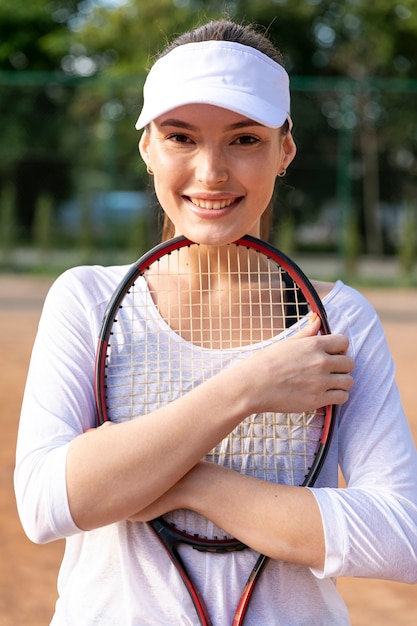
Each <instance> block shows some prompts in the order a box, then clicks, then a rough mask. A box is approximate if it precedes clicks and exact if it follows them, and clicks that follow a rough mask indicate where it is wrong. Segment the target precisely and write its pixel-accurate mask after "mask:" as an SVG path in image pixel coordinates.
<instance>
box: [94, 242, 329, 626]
mask: <svg viewBox="0 0 417 626" xmlns="http://www.w3.org/2000/svg"><path fill="white" fill-rule="evenodd" d="M233 243H234V244H235V245H237V246H242V247H245V248H248V249H252V250H256V251H257V252H260V253H262V254H264V255H266V256H267V257H268V258H270V259H271V260H272V261H274V262H275V263H277V264H279V265H280V266H281V267H282V268H283V269H284V270H285V271H286V272H287V273H288V275H289V276H290V277H291V278H292V280H293V281H294V282H295V283H296V284H297V285H299V286H300V288H301V290H302V292H303V295H304V296H305V298H306V301H307V302H308V304H309V305H310V308H311V310H312V311H313V312H315V313H317V314H318V316H319V318H320V321H321V327H320V332H321V333H322V334H329V333H330V332H331V331H330V327H329V323H328V320H327V314H326V310H325V308H324V306H323V303H322V301H321V299H320V298H319V296H318V294H317V292H316V290H315V288H314V287H313V285H312V283H311V281H310V280H309V279H308V278H307V276H306V275H305V274H304V272H303V271H302V270H301V269H300V267H298V265H297V264H296V263H294V261H292V260H291V259H290V258H289V257H288V256H287V255H286V254H284V253H283V252H281V251H280V250H277V249H276V248H275V247H274V246H272V245H271V244H269V243H267V242H264V241H262V240H260V239H258V238H256V237H253V236H250V235H246V236H244V237H242V238H240V239H238V240H236V241H234V242H233ZM191 245H194V242H192V241H190V240H189V239H187V238H186V237H183V236H179V237H174V238H172V239H170V240H168V241H165V242H162V243H160V244H158V245H156V246H155V247H154V248H152V249H151V250H149V251H148V252H147V253H146V254H144V255H143V256H142V257H141V258H140V259H138V261H136V262H135V263H134V264H133V265H132V266H131V268H130V269H129V271H128V272H127V273H126V275H125V276H124V278H123V279H122V281H121V282H120V283H119V285H118V287H117V288H116V290H115V292H114V294H113V296H112V298H111V299H110V301H109V303H108V305H107V307H106V310H105V313H104V316H103V323H102V326H101V330H100V335H99V340H98V346H97V353H96V363H95V379H94V393H95V402H96V410H97V425H98V426H100V425H101V424H103V423H104V422H106V421H108V420H109V417H108V414H107V410H106V406H105V402H104V401H102V400H103V397H102V395H101V394H100V390H101V391H102V387H103V386H104V387H105V378H106V374H105V368H106V354H107V350H108V344H109V336H110V334H111V333H110V331H111V327H112V325H113V323H114V322H115V321H116V320H117V312H118V310H119V308H120V305H121V302H122V300H123V298H124V296H125V293H126V287H128V288H129V287H130V286H132V285H133V284H134V282H135V280H136V279H137V278H138V277H139V276H141V275H142V274H143V273H144V272H145V271H146V269H148V268H149V267H150V266H151V265H152V263H154V262H155V261H157V260H158V259H159V258H161V257H162V256H164V255H166V254H171V253H172V252H173V251H174V250H178V249H180V248H184V247H186V246H191ZM127 292H128V289H127ZM325 411H326V413H325V418H324V426H323V430H322V434H321V438H320V442H319V445H318V449H317V452H316V455H315V458H314V461H313V464H312V465H311V467H310V468H309V469H308V472H307V474H306V476H305V478H304V481H303V483H302V484H301V485H300V486H301V487H312V486H313V485H314V483H315V482H316V480H317V477H318V475H319V474H320V471H321V469H322V467H323V463H324V461H325V459H326V456H327V453H328V450H329V447H330V444H331V440H332V436H333V431H334V425H335V406H334V405H329V406H327V407H326V408H325ZM148 525H149V527H150V528H151V529H152V531H153V532H154V533H155V535H156V537H158V539H159V541H160V542H161V544H162V546H163V547H164V548H165V550H166V552H167V554H168V555H169V557H170V559H171V561H172V562H173V563H174V565H175V567H176V569H177V570H178V573H179V574H180V576H181V579H182V581H183V583H184V585H185V587H186V588H187V590H188V592H189V594H190V597H191V600H192V602H193V605H194V607H195V610H196V612H197V615H198V618H199V621H200V624H201V626H212V621H211V618H210V616H209V614H208V610H207V607H206V604H205V602H204V599H203V598H202V596H201V594H200V592H199V590H198V589H197V587H196V586H194V584H193V582H192V580H191V578H190V576H189V574H188V573H187V570H186V568H185V566H184V562H183V560H182V558H181V556H180V554H179V552H178V549H177V548H178V546H179V545H180V544H181V543H184V544H187V545H191V546H192V547H193V548H194V549H196V550H199V551H201V552H220V553H225V552H231V551H237V550H244V549H245V548H246V547H247V546H246V545H245V544H243V543H242V542H241V541H239V540H237V539H208V538H201V537H196V536H192V535H189V534H188V533H186V532H185V531H181V530H179V529H177V528H175V527H174V526H172V525H171V524H169V523H167V522H166V521H165V520H164V519H163V518H162V517H159V518H157V519H155V520H151V521H150V522H148ZM268 561H269V558H268V557H267V556H265V555H263V554H260V555H259V557H258V559H257V561H256V563H255V565H254V567H253V569H252V571H251V573H250V575H249V577H248V579H247V581H246V584H245V587H244V590H243V592H242V595H241V597H240V600H239V603H238V606H237V609H236V611H235V615H234V618H233V623H232V626H242V624H243V621H244V618H245V615H246V610H247V607H248V605H249V601H250V599H251V597H252V594H253V591H254V589H255V586H256V583H257V582H258V580H259V578H260V576H261V574H262V572H263V570H264V569H265V567H266V565H267V563H268Z"/></svg>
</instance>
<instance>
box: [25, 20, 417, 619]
mask: <svg viewBox="0 0 417 626" xmlns="http://www.w3.org/2000/svg"><path fill="white" fill-rule="evenodd" d="M289 108H290V107H289V88H288V77H287V74H286V72H285V70H284V69H283V67H282V65H281V63H280V57H279V55H278V53H277V51H276V50H275V49H274V48H273V46H272V44H271V43H270V42H269V41H268V40H267V39H266V38H265V37H264V36H263V35H260V34H258V33H256V32H255V31H253V30H252V29H250V28H248V27H242V26H239V25H236V24H232V23H229V22H224V21H221V22H214V23H209V24H207V25H205V26H203V27H201V28H199V29H197V30H195V31H193V32H191V33H187V34H186V35H184V36H182V37H180V38H179V39H178V40H176V41H175V42H174V44H173V45H172V46H171V47H170V48H168V50H167V51H165V53H164V54H163V55H162V56H161V57H160V59H159V60H158V61H157V63H156V64H155V65H154V66H153V69H152V70H151V72H150V74H149V76H148V79H147V82H146V86H145V91H144V107H143V109H142V112H141V115H140V117H139V119H138V122H137V128H138V129H139V130H142V129H144V130H143V133H142V136H141V139H140V143H139V149H140V153H141V155H142V158H143V159H144V161H145V163H146V165H147V167H148V170H149V172H150V173H151V174H152V175H153V177H154V178H153V179H154V184H155V191H156V194H157V196H158V199H159V202H160V204H161V206H162V208H163V210H164V212H165V216H166V223H165V233H166V236H167V235H172V234H176V235H177V234H183V235H185V236H187V237H188V238H190V239H191V240H194V241H197V242H199V243H201V244H204V245H205V246H208V247H210V246H217V247H218V246H222V245H223V244H227V243H229V242H231V241H234V240H236V239H238V238H239V237H241V236H243V235H245V234H251V235H255V236H259V235H260V234H261V229H262V220H265V219H266V218H265V215H266V210H267V207H268V205H269V202H270V200H271V196H272V193H273V188H274V183H275V179H276V177H277V176H280V175H282V174H283V173H285V170H286V168H287V167H288V166H289V165H290V163H291V161H292V159H293V158H294V156H295V151H296V148H295V144H294V140H293V138H292V135H291V127H292V121H291V118H290V115H289ZM263 236H264V233H263ZM126 269H127V268H126V267H112V268H101V267H96V268H77V269H74V270H70V271H69V272H67V273H65V274H64V275H63V276H62V277H61V278H60V279H59V280H58V281H57V282H56V284H55V285H54V287H53V288H52V290H51V292H50V294H49V296H48V298H47V301H46V303H45V308H44V311H43V314H42V318H41V322H40V328H39V333H38V336H37V339H36V342H35V347H34V352H33V357H32V362H31V366H30V371H29V376H28V381H27V386H26V392H25V398H24V404H23V409H22V417H21V425H20V430H19V441H18V450H17V466H16V478H15V484H16V493H17V501H18V506H19V512H20V515H21V519H22V523H23V525H24V527H25V529H26V532H27V533H28V535H29V537H31V538H32V539H33V540H34V541H37V542H45V541H51V540H54V539H57V538H61V537H66V538H67V548H66V552H65V556H64V560H63V563H62V567H61V571H60V576H59V593H60V597H59V600H58V602H57V607H56V613H55V616H54V618H53V620H52V624H53V625H54V626H57V625H60V626H61V625H64V624H65V625H77V626H79V625H84V624H85V625H86V626H87V625H92V624H100V625H101V626H102V625H107V624H108V625H109V626H110V625H112V626H114V624H118V625H122V624H147V625H149V624H158V625H166V624H175V625H177V624H196V623H198V621H197V617H196V614H195V610H194V608H193V606H192V603H191V600H190V598H189V596H188V594H187V592H186V590H185V588H184V587H183V585H182V582H181V580H180V579H179V576H178V574H177V572H176V570H175V569H174V568H173V567H172V566H171V564H170V562H169V560H168V559H167V557H166V555H165V554H164V553H163V550H162V549H161V547H160V546H159V544H158V542H157V541H156V540H155V537H154V536H153V535H152V532H151V531H150V529H149V527H148V526H147V525H146V524H144V523H143V522H144V521H147V520H150V519H152V518H154V517H156V516H158V515H160V514H163V513H165V512H167V511H172V510H176V509H181V508H184V509H189V510H191V511H194V512H195V513H196V514H200V515H203V516H204V517H206V518H208V519H210V520H212V521H213V522H214V523H216V524H217V525H219V526H220V527H222V528H226V529H227V530H228V531H229V532H230V533H231V534H233V535H234V536H236V537H237V538H238V539H240V540H241V541H242V542H244V543H245V544H247V545H248V546H249V547H250V549H248V550H245V551H243V552H239V553H237V552H235V553H232V554H227V555H213V554H200V553H196V552H195V551H192V553H190V554H188V556H187V560H188V565H189V567H190V569H191V570H192V574H193V577H194V579H195V580H196V583H197V586H198V587H199V589H200V591H201V592H202V595H203V597H204V598H205V600H206V602H207V604H208V608H209V612H210V614H211V618H212V620H213V623H214V624H215V625H216V626H225V625H226V624H230V623H231V620H232V617H233V613H234V609H235V607H236V604H237V601H238V598H239V596H240V593H241V590H242V588H243V585H244V583H245V582H246V578H247V575H248V572H249V571H250V569H251V567H252V565H253V562H254V559H255V557H254V552H255V553H256V552H261V553H264V554H266V555H267V556H269V557H271V559H272V560H271V561H270V563H269V564H268V567H267V568H266V570H265V572H264V574H263V575H262V577H261V580H260V582H259V585H258V587H257V590H256V593H255V594H254V597H253V599H252V601H251V605H250V609H249V611H248V614H247V618H246V621H245V624H253V625H254V624H256V625H259V624H268V625H272V624H285V625H286V626H288V625H291V626H292V625H297V624H310V625H311V624H320V625H326V624H328V625H331V626H334V624H338V625H341V624H348V623H349V618H348V615H347V611H346V607H345V606H344V604H343V601H342V599H341V598H340V596H339V595H338V593H337V591H336V588H335V585H334V581H333V579H334V578H335V577H337V576H343V575H348V576H367V577H378V578H391V579H394V580H399V581H404V582H407V581H409V582H416V581H417V567H416V565H417V555H416V552H417V550H416V549H417V540H416V533H415V527H416V523H417V489H416V485H415V475H416V471H417V459H416V451H415V448H414V445H413V441H412V438H411V435H410V432H409V429H408V426H407V422H406V418H405V416H404V413H403V410H402V408H401V403H400V399H399V395H398V390H397V388H396V385H395V382H394V368H393V364H392V359H391V357H390V354H389V351H388V347H387V344H386V341H385V338H384V335H383V331H382V329H381V326H380V323H379V321H378V319H377V317H376V315H375V312H374V311H373V310H372V308H371V307H370V305H369V304H368V303H367V302H366V301H365V300H364V299H363V298H362V297H361V296H360V295H359V294H358V293H357V292H355V291H353V290H351V289H350V288H348V287H346V286H345V285H343V284H342V283H340V282H338V283H336V284H335V285H332V284H327V283H315V286H316V288H317V290H318V292H319V294H320V296H321V298H322V299H323V302H324V304H325V306H326V309H327V313H328V317H329V321H330V325H331V327H332V330H333V334H332V335H331V336H320V335H318V334H317V333H318V330H319V327H318V326H319V323H318V320H314V319H313V321H312V322H311V323H310V324H309V325H308V327H306V328H305V329H304V330H303V331H302V332H300V333H299V334H298V335H297V337H296V338H294V339H292V340H290V341H286V342H276V343H273V344H272V345H270V346H269V347H267V348H265V349H263V350H258V351H256V353H255V354H253V356H251V357H250V358H248V359H246V360H244V361H243V362H240V363H238V364H236V365H235V366H233V367H231V368H229V369H226V370H224V371H221V372H220V373H219V374H218V375H216V376H214V377H213V378H212V379H210V380H208V381H206V382H204V383H203V384H201V385H200V386H198V387H197V388H195V389H193V390H192V391H190V392H189V393H187V394H185V395H184V396H182V397H180V398H178V399H177V400H175V401H173V402H171V403H170V404H168V405H167V406H163V407H161V408H159V409H157V410H155V411H153V412H151V413H149V414H148V415H145V416H144V417H142V418H141V419H138V420H133V421H131V422H128V423H123V424H117V425H112V426H111V427H104V426H103V427H101V428H97V429H93V430H91V429H92V427H94V425H95V409H94V393H93V372H94V357H95V348H96V338H97V335H98V332H99V329H100V323H101V319H102V316H103V313H104V309H105V307H106V304H107V301H108V300H109V298H110V296H111V294H112V292H113V290H114V289H115V287H116V285H117V284H118V282H119V281H120V279H121V278H122V276H123V275H124V273H125V272H126ZM254 371H255V372H256V376H254V375H253V372H254ZM329 403H334V404H337V405H338V422H337V427H336V432H335V435H334V439H333V442H332V446H331V449H330V452H329V455H328V458H327V460H326V463H325V466H324V469H323V471H322V473H321V474H320V477H319V480H318V482H317V484H316V486H315V487H314V488H312V489H300V488H298V487H287V486H283V485H276V484H274V483H269V482H266V481H259V480H255V481H254V479H252V478H251V477H248V476H245V475H241V474H238V473H236V472H234V471H232V470H229V469H227V468H225V467H222V466H221V465H215V464H213V463H207V462H204V461H201V459H203V458H204V456H205V455H206V454H208V453H209V451H210V450H211V449H212V448H213V447H214V446H215V445H216V444H218V443H219V442H220V441H221V440H222V439H223V438H224V437H226V436H227V435H228V433H229V432H230V431H232V430H233V429H234V428H235V427H236V426H237V425H238V424H239V423H240V422H241V421H242V420H243V419H244V418H245V417H246V416H247V415H249V414H251V413H257V412H264V411H275V412H277V411H280V412H299V411H306V410H310V409H312V408H313V409H314V408H318V407H320V406H323V405H326V404H329ZM201 407H205V409H204V414H202V412H201ZM185 437H186V444H187V445H184V438H185ZM162 460H163V462H162ZM387 460H389V463H387ZM338 463H339V464H340V466H341V469H342V471H343V474H344V477H345V479H346V481H347V484H348V488H347V489H343V490H341V489H338V488H337V479H338ZM140 477H142V479H140ZM219 502H220V503H221V506H219ZM255 511H256V514H254V512H255ZM300 538H302V539H301V540H300Z"/></svg>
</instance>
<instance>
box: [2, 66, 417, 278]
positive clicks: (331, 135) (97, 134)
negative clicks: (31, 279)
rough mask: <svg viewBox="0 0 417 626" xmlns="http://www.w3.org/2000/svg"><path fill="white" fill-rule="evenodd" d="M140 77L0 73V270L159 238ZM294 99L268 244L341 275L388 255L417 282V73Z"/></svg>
mask: <svg viewBox="0 0 417 626" xmlns="http://www.w3.org/2000/svg"><path fill="white" fill-rule="evenodd" d="M142 83H143V77H142V76H117V77H112V76H108V75H107V76H106V75H99V76H96V77H94V78H83V79H81V78H74V77H69V76H67V75H66V74H64V73H54V74H47V73H26V72H11V73H0V131H1V132H0V245H1V259H0V263H1V265H2V266H3V267H13V265H16V263H17V261H16V258H17V256H16V254H17V253H16V250H20V251H22V250H25V251H26V255H28V250H29V251H30V250H35V251H37V253H38V256H37V258H38V259H39V258H40V257H39V255H41V258H42V259H43V261H42V262H45V263H48V262H50V260H51V258H53V254H54V253H56V251H57V250H58V249H59V250H61V251H62V255H64V254H65V251H71V253H72V255H73V254H74V252H75V251H78V252H79V257H80V259H81V260H86V261H87V262H88V261H89V260H90V259H96V258H98V256H99V257H100V260H101V259H103V262H113V260H115V259H118V258H120V256H121V255H124V256H126V251H128V254H129V256H130V255H133V257H134V256H137V255H138V254H139V253H140V252H141V251H142V250H143V249H144V248H146V247H148V246H149V245H151V244H152V243H153V242H154V241H156V240H157V238H158V234H157V212H158V209H157V203H156V202H155V199H154V197H153V194H152V191H151V190H150V189H149V182H148V177H147V175H146V171H145V169H144V167H143V164H142V163H141V161H140V158H139V155H138V150H137V143H138V139H139V135H138V133H137V132H136V131H135V129H134V122H135V119H136V116H137V113H138V111H139V110H140V105H141V95H140V94H141V87H142ZM292 94H293V95H292V116H293V119H294V122H295V128H294V137H295V140H296V143H297V146H298V153H297V157H296V160H295V162H294V163H293V165H292V166H291V168H290V171H289V174H288V176H287V178H286V179H284V182H283V183H282V184H281V186H280V187H279V189H278V193H277V196H276V200H275V202H276V210H275V241H276V242H277V243H278V244H279V245H281V246H282V247H284V248H285V249H286V250H287V252H296V253H332V254H337V255H339V256H340V258H342V259H343V263H344V267H345V269H346V271H347V272H350V273H354V272H355V266H356V261H357V259H358V258H363V255H367V256H372V257H382V256H384V257H387V256H390V257H391V258H394V259H396V260H397V261H398V262H399V263H400V266H401V268H402V270H401V271H402V273H403V275H404V276H411V277H413V276H415V258H416V230H417V226H416V224H417V201H416V198H417V194H416V187H417V183H416V172H417V147H416V144H417V117H416V115H415V110H416V108H417V107H416V105H417V81H406V80H404V81H402V80H398V79H387V80H382V79H380V80H361V81H359V80H350V79H346V78H330V77H329V78H313V77H311V78H308V77H294V78H293V79H292ZM135 203H136V204H135ZM135 208H137V210H135ZM20 256H21V257H22V254H21V255H20ZM26 258H28V259H29V258H32V259H33V255H32V257H30V255H29V256H27V257H26ZM48 260H49V261H48ZM71 260H72V257H71ZM28 263H29V264H30V263H34V261H33V260H32V261H28Z"/></svg>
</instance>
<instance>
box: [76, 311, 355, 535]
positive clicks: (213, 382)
mask: <svg viewBox="0 0 417 626" xmlns="http://www.w3.org/2000/svg"><path fill="white" fill-rule="evenodd" d="M318 327H319V321H318V320H317V321H315V322H314V323H313V324H312V325H311V328H309V329H307V330H306V331H305V332H304V333H303V335H302V336H301V333H300V335H298V336H297V338H295V339H293V340H290V341H284V342H277V343H275V344H273V345H271V346H270V347H268V348H266V349H264V350H263V351H259V352H258V353H256V354H254V355H253V356H252V357H250V358H249V359H247V360H245V361H243V362H241V363H239V364H236V365H234V366H233V367H231V368H230V369H226V370H224V371H222V372H221V373H219V374H217V375H216V376H214V377H213V378H211V379H210V380H208V381H206V382H205V383H203V384H201V385H200V386H198V387H197V388H195V389H194V390H193V391H191V392H189V393H187V394H185V395H184V396H182V397H181V398H179V399H178V400H176V401H174V402H171V403H170V404H168V405H166V406H163V407H161V408H160V409H158V410H157V411H154V412H152V413H151V414H149V415H145V416H143V417H141V418H140V419H139V420H133V421H131V422H126V423H123V424H117V425H116V426H114V427H112V428H111V429H99V430H98V431H97V432H91V433H87V434H86V435H83V436H82V437H78V438H77V439H75V440H74V441H73V442H72V444H71V446H70V448H69V451H68V461H67V486H68V498H69V503H70V507H71V512H72V515H73V517H74V520H76V522H77V524H78V525H79V526H80V527H81V528H83V529H86V530H87V529H91V528H95V527H97V526H101V525H104V524H109V523H111V522H114V521H118V520H120V519H125V518H130V517H131V516H132V515H133V514H135V513H136V512H137V511H140V510H142V509H143V508H146V507H147V506H149V504H151V503H152V502H153V501H154V500H155V499H157V498H158V497H160V496H161V495H163V494H164V493H165V492H166V491H168V490H169V489H170V488H171V487H173V485H175V484H176V483H177V482H178V481H179V480H180V479H181V478H182V477H183V476H184V475H185V474H186V473H187V472H189V471H190V470H191V468H192V467H194V466H195V465H196V464H197V463H198V461H199V460H200V459H201V458H202V457H203V456H204V455H205V454H207V453H208V452H209V451H210V450H211V449H212V448H213V447H214V446H215V445H216V444H217V443H218V442H219V441H221V440H222V439H223V438H224V437H225V436H226V435H227V434H228V433H229V432H230V431H231V430H233V428H234V427H235V426H236V425H237V424H239V422H241V421H242V420H243V419H244V418H245V417H246V416H247V415H250V414H251V413H254V412H263V411H272V410H274V409H275V410H277V409H276V407H279V408H280V410H282V411H283V412H298V411H304V410H308V409H310V408H317V407H319V406H322V405H323V404H327V403H328V402H330V401H331V399H333V400H334V401H337V400H338V401H344V400H345V399H346V397H347V391H346V389H348V388H350V385H351V377H350V376H349V375H348V374H346V373H345V370H348V371H350V369H351V368H352V362H351V360H350V359H348V358H346V357H344V356H343V355H340V354H339V353H340V352H341V351H343V348H346V340H345V338H344V337H341V336H332V337H330V336H328V337H316V336H315V334H316V333H317V331H318ZM306 363H308V364H309V365H308V366H307V365H306ZM254 371H256V372H257V375H256V376H253V372H254ZM277 372H279V375H278V376H277ZM337 372H339V373H337ZM301 390H302V391H303V393H301ZM202 408H203V410H202ZM184 433H186V437H184ZM173 450H175V453H174V454H173ZM103 458H104V459H106V475H105V476H103V461H102V460H103ZM161 459H164V463H161ZM138 476H142V477H143V478H144V480H143V481H140V482H139V481H138Z"/></svg>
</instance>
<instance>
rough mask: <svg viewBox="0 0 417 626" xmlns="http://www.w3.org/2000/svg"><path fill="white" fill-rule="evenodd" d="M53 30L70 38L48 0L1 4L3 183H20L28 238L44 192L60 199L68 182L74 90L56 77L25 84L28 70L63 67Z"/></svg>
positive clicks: (22, 226) (21, 217) (19, 206)
mask: <svg viewBox="0 0 417 626" xmlns="http://www.w3.org/2000/svg"><path fill="white" fill-rule="evenodd" d="M68 4H74V3H71V2H69V3H68ZM52 32H55V33H56V36H57V35H58V33H59V36H60V37H61V38H62V40H63V41H64V42H68V39H69V33H68V30H67V29H66V28H65V27H64V26H63V25H62V24H59V23H57V22H56V21H55V19H54V16H53V11H52V5H51V3H50V2H49V0H32V1H31V2H30V3H27V2H24V1H23V0H2V2H1V3H0V71H3V72H5V73H6V74H3V82H5V83H7V85H8V87H7V89H6V88H5V86H3V87H2V89H1V92H0V135H1V138H2V141H1V146H0V156H1V165H0V185H1V186H5V185H6V184H10V182H11V181H13V183H14V185H15V188H16V211H17V223H18V229H19V231H20V235H21V236H23V237H26V238H30V237H31V235H32V227H33V219H34V212H35V206H36V201H37V198H38V196H39V194H40V193H41V192H42V191H45V192H49V193H51V194H52V195H53V197H55V198H60V197H62V196H63V194H64V193H65V190H66V189H67V188H68V184H69V179H68V159H67V156H66V155H65V152H64V151H63V149H62V146H61V135H62V128H63V127H64V125H65V121H64V113H65V109H66V106H67V104H68V102H69V101H70V98H71V90H70V88H69V87H65V86H60V85H59V83H58V82H57V81H54V80H53V79H52V78H51V77H48V78H47V79H45V84H43V85H38V84H36V83H34V84H33V85H26V83H27V80H26V79H25V80H24V81H23V82H24V84H25V87H24V88H22V84H21V83H22V80H21V79H22V76H23V75H25V74H26V73H27V72H32V71H36V72H40V71H44V72H51V71H56V70H60V68H61V54H57V53H56V52H55V51H53V50H51V48H50V46H49V45H48V37H49V36H50V34H51V33H52ZM62 47H64V44H63V46H62ZM5 79H6V80H5Z"/></svg>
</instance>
